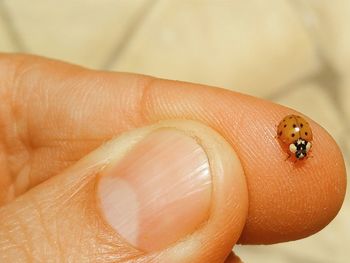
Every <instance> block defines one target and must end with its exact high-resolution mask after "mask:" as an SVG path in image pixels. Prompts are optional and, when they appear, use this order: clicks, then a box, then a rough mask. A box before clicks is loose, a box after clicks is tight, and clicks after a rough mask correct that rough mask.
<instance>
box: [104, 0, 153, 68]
mask: <svg viewBox="0 0 350 263" xmlns="http://www.w3.org/2000/svg"><path fill="white" fill-rule="evenodd" d="M157 2H158V0H149V1H148V2H147V3H146V4H144V6H143V7H142V8H141V11H139V12H138V14H137V15H136V17H135V18H134V19H133V20H134V21H133V22H132V23H131V25H130V26H129V27H128V28H126V30H125V33H124V36H123V38H122V41H121V43H120V44H119V45H117V46H116V47H115V49H113V50H112V52H111V53H110V54H109V56H108V58H107V59H106V61H105V62H104V63H102V66H101V68H102V69H105V70H109V69H110V68H111V67H112V65H113V64H114V62H115V61H116V60H118V58H119V57H120V55H121V54H122V53H123V51H124V50H125V48H126V47H127V45H128V44H129V43H130V41H131V40H132V38H133V36H134V35H135V33H136V32H137V30H138V29H139V27H140V24H141V22H142V21H144V20H145V19H146V17H147V16H148V15H149V14H150V12H151V11H152V10H153V7H154V6H155V4H156V3H157Z"/></svg>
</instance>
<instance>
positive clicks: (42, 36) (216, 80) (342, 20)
mask: <svg viewBox="0 0 350 263" xmlns="http://www.w3.org/2000/svg"><path fill="white" fill-rule="evenodd" d="M349 26H350V1H349V0H333V1H330V0H250V1H244V0H231V1H229V0H227V1H225V0H99V1H93V0H71V1H68V0H65V1H53V0H36V1H26V0H0V51H1V52H28V53H33V54H38V55H43V56H47V57H51V58H56V59H60V60H65V61H68V62H72V63H76V64H80V65H83V66H86V67H91V68H95V69H104V70H118V71H131V72H137V73H143V74H149V75H154V76H158V77H162V78H169V79H176V80H184V81H191V82H197V83H203V84H209V85H214V86H220V87H224V88H227V89H230V90H235V91H239V92H243V93H247V94H251V95H253V96H257V97H260V98H265V99H268V100H271V101H274V102H276V103H280V104H283V105H286V106H289V107H292V108H294V109H296V110H298V111H300V112H303V113H304V114H306V115H308V116H309V117H311V118H313V119H314V120H316V121H317V122H319V123H320V124H321V125H322V126H324V127H325V128H326V129H327V130H328V131H329V132H330V133H331V134H332V135H333V137H334V138H335V140H336V141H337V142H338V143H339V145H340V146H341V148H342V150H343V153H344V156H345V158H346V162H347V167H349V165H348V164H349V157H350V136H349V135H348V134H349V131H350V27H349ZM330 161H331V160H330ZM349 201H350V200H349V198H348V197H347V198H346V201H345V204H344V206H343V209H342V210H341V212H340V213H339V214H338V216H337V217H336V219H335V220H334V221H333V222H332V223H331V224H330V225H328V226H327V227H326V228H325V229H324V230H322V231H321V232H319V233H317V234H316V235H314V236H312V237H310V238H307V239H303V240H299V241H295V242H288V243H283V244H278V245H271V246H236V247H235V251H236V252H237V254H238V255H239V256H240V257H241V258H242V259H243V260H244V261H245V262H249V263H252V262H253V263H254V262H270V263H274V262H282V263H283V262H327V263H328V262H332V263H337V262H340V263H345V262H349V258H350V249H349V244H350V202H349Z"/></svg>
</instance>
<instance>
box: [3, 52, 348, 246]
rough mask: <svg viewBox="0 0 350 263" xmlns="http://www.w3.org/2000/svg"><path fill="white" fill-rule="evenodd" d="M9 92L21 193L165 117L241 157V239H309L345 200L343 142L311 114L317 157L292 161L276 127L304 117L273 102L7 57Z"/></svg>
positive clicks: (7, 143) (13, 170)
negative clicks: (244, 201) (187, 123)
mask: <svg viewBox="0 0 350 263" xmlns="http://www.w3.org/2000/svg"><path fill="white" fill-rule="evenodd" d="M0 96H1V100H2V101H7V103H4V104H3V105H1V106H0V112H1V113H0V114H1V115H0V121H1V123H0V127H1V130H0V132H1V134H3V135H4V136H3V138H4V141H3V145H4V147H5V148H6V152H7V153H8V154H9V155H10V156H11V160H13V161H12V162H11V163H10V165H9V166H8V167H6V169H5V168H4V169H5V170H6V171H8V176H10V177H15V178H11V180H13V181H16V184H15V185H16V187H15V190H14V191H13V196H15V195H18V194H21V193H23V192H24V191H26V190H28V189H29V188H31V187H33V186H35V185H37V184H39V183H40V182H42V181H44V180H46V179H47V178H49V177H50V176H53V175H55V174H57V173H58V172H60V171H62V170H63V169H64V168H65V167H67V166H69V165H71V164H72V163H74V162H76V161H77V160H79V159H80V158H81V157H82V156H84V155H85V154H87V153H88V152H90V151H91V150H93V149H95V148H96V147H98V146H99V145H100V144H101V143H103V142H104V141H106V140H108V139H110V138H112V137H114V136H116V135H118V134H120V133H121V132H124V131H127V130H130V129H133V128H136V127H141V126H145V125H148V124H152V123H155V122H158V121H159V120H164V119H191V120H197V121H200V122H202V123H204V124H206V125H208V126H210V127H212V128H214V129H215V130H216V131H218V132H219V133H220V134H221V135H222V136H223V137H224V138H225V139H226V140H227V141H228V142H229V143H230V144H231V145H232V146H233V147H234V149H235V150H236V151H237V152H238V154H239V156H240V159H241V162H242V164H243V168H244V171H245V174H246V180H247V183H248V190H249V214H248V219H247V222H246V226H245V229H244V231H243V233H242V235H241V239H240V242H242V243H250V244H257V243H275V242H281V241H287V240H293V239H298V238H302V237H305V236H308V235H310V234H312V233H315V232H317V231H319V230H320V229H322V228H323V227H324V226H325V225H327V224H328V223H329V222H330V221H331V220H332V219H333V218H334V216H335V215H336V214H337V212H338V211H339V209H340V207H341V204H342V202H343V199H344V195H345V185H346V177H345V166H344V161H343V157H342V154H341V152H340V150H339V148H338V146H337V145H336V143H335V141H334V140H333V139H332V138H331V136H330V135H329V134H328V133H327V132H326V131H325V130H324V129H323V128H322V127H320V126H319V125H318V124H316V123H315V122H313V121H312V120H310V119H308V118H307V117H305V116H304V117H305V118H306V119H307V120H308V121H309V122H310V125H311V128H312V130H313V133H314V140H313V148H312V158H309V159H307V160H305V161H301V162H298V163H294V162H292V161H288V160H287V161H285V159H286V156H287V154H286V153H285V152H284V151H283V150H282V149H281V146H280V145H279V143H278V141H277V140H276V139H275V135H276V125H277V124H278V123H279V121H280V120H281V119H282V118H283V117H284V116H285V115H287V114H299V113H297V112H295V111H294V110H292V109H288V108H286V107H282V106H280V105H276V104H274V103H271V102H268V101H264V100H261V99H257V98H254V97H250V96H246V95H243V94H239V93H235V92H232V91H227V90H223V89H218V88H212V87H207V86H203V85H197V84H191V83H184V82H178V81H169V80H161V79H156V78H151V77H147V76H140V75H133V74H126V73H110V72H97V71H92V70H87V69H83V68H80V67H76V66H72V65H67V64H65V63H61V62H57V61H52V60H46V59H42V58H38V57H30V56H21V55H18V56H11V55H1V56H0ZM0 163H1V162H0ZM4 174H6V172H4ZM28 178H30V180H29V179H28ZM2 181H6V180H5V179H3V180H2ZM8 181H10V180H7V182H8ZM0 182H1V181H0ZM2 187H4V186H2ZM0 188H1V186H0ZM8 196H9V195H7V198H8V199H9V197H8ZM13 196H12V197H13ZM10 197H11V196H10Z"/></svg>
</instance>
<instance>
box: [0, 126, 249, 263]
mask: <svg viewBox="0 0 350 263" xmlns="http://www.w3.org/2000/svg"><path fill="white" fill-rule="evenodd" d="M247 208H248V197H247V189H246V183H245V177H244V173H243V169H242V167H241V165H240V162H239V159H238V157H237V155H236V153H235V152H234V150H233V149H232V148H231V146H230V145H229V144H228V143H227V142H226V141H225V140H224V139H223V138H222V137H221V136H220V135H218V134H217V133H216V132H215V131H213V130H212V129H210V128H208V127H206V126H204V125H202V124H199V123H196V122H193V121H164V122H160V123H158V124H156V125H152V126H148V127H145V128H140V129H137V130H133V131H131V132H128V133H125V134H123V135H121V136H119V137H118V138H116V139H114V140H111V141H109V142H107V143H105V144H104V145H103V146H101V147H100V148H98V149H97V150H95V151H94V152H92V153H91V154H89V155H88V156H86V157H85V158H83V159H82V160H80V161H79V162H78V163H76V164H75V165H73V166H72V167H70V168H69V169H67V170H66V171H64V172H63V173H62V174H59V175H57V176H55V177H53V178H51V179H50V180H48V181H46V182H44V183H42V184H41V185H38V186H37V187H35V188H33V189H32V190H30V191H28V192H27V193H26V194H24V195H22V196H21V197H19V198H17V199H16V200H15V201H13V202H12V203H9V204H8V205H6V206H4V207H2V208H1V209H0V259H1V260H0V261H1V262H2V261H4V262H5V260H7V261H8V262H14V261H16V262H20V261H27V260H30V261H33V262H51V261H55V259H59V260H60V261H70V262H76V261H77V262H125V261H137V262H181V263H182V262H224V260H225V258H226V256H227V255H228V254H229V253H230V251H231V249H232V246H233V245H234V244H235V243H236V241H237V240H238V238H239V236H240V233H241V231H242V229H243V226H244V223H245V220H246V215H247V210H248V209H247Z"/></svg>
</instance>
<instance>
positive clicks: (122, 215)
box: [98, 129, 212, 251]
mask: <svg viewBox="0 0 350 263" xmlns="http://www.w3.org/2000/svg"><path fill="white" fill-rule="evenodd" d="M211 187H212V185H211V175H210V169H209V162H208V158H207V155H206V153H205V151H204V150H203V148H202V147H201V146H200V145H199V144H198V142H197V141H196V140H195V139H193V138H192V137H190V136H187V135H185V134H184V133H182V132H180V131H176V130H172V129H162V130H158V131H155V132H153V133H151V134H150V135H148V136H146V137H145V138H144V139H143V140H142V141H141V142H139V143H138V144H137V145H136V146H135V147H134V148H133V149H132V150H131V151H129V152H128V153H127V154H126V156H125V157H124V158H122V159H121V160H120V161H118V163H117V164H114V166H111V168H107V169H106V171H105V173H104V174H103V175H102V176H101V178H100V181H99V184H98V195H99V199H100V206H101V209H102V212H103V215H104V217H105V219H106V221H107V222H108V223H109V224H110V225H111V226H112V227H113V228H114V229H115V230H116V231H117V232H118V233H119V234H120V235H121V236H122V237H123V238H124V239H125V240H126V241H127V242H129V243H130V244H131V245H133V246H135V247H137V248H138V249H140V250H143V251H155V250H160V249H163V248H166V247H168V246H169V245H171V244H172V243H174V242H176V241H178V240H181V239H183V238H184V237H186V236H187V235H189V234H191V233H193V232H194V231H195V230H196V229H198V227H200V225H201V224H202V223H204V222H205V221H206V220H207V219H208V216H209V209H210V199H211Z"/></svg>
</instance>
